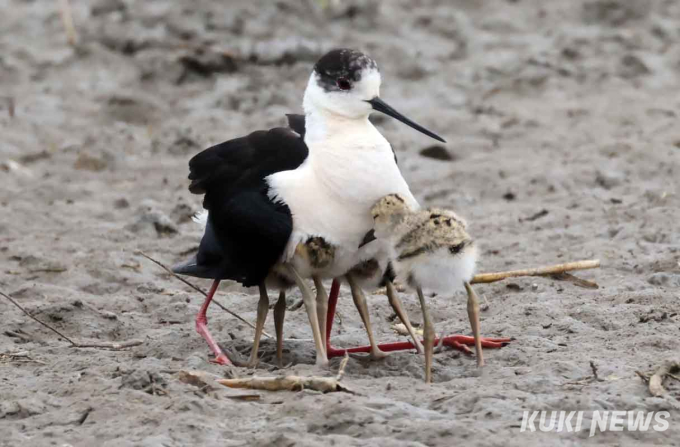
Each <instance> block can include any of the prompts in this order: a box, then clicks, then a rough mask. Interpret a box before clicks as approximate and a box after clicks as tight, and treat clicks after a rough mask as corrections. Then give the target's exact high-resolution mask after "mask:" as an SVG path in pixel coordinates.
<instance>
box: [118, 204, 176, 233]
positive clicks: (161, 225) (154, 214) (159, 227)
mask: <svg viewBox="0 0 680 447" xmlns="http://www.w3.org/2000/svg"><path fill="white" fill-rule="evenodd" d="M137 213H138V218H137V221H136V222H134V223H132V224H129V225H127V226H126V227H125V228H126V229H127V230H129V231H132V232H133V233H142V232H144V233H151V232H152V231H155V233H156V234H157V235H158V236H168V235H175V234H177V232H178V230H177V226H176V225H175V223H174V222H173V221H172V220H171V219H170V218H169V217H168V216H166V215H165V214H164V213H163V212H162V211H160V210H159V209H157V206H156V203H155V202H153V201H152V200H145V201H143V202H142V204H141V205H140V207H139V209H138V211H137Z"/></svg>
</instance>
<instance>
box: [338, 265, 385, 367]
mask: <svg viewBox="0 0 680 447" xmlns="http://www.w3.org/2000/svg"><path fill="white" fill-rule="evenodd" d="M346 278H347V282H348V283H349V287H350V289H352V298H353V299H354V305H355V306H356V307H357V310H358V311H359V315H361V320H362V321H363V322H364V326H365V327H366V332H367V334H368V342H369V343H370V353H371V357H372V358H373V359H382V358H385V357H387V354H386V353H384V352H383V351H381V350H380V348H378V345H377V344H376V343H375V339H374V338H373V329H372V328H371V318H370V316H369V314H368V306H367V305H366V297H365V296H364V292H363V290H361V287H359V285H358V284H357V282H356V280H355V279H354V277H353V276H352V275H351V274H348V275H346Z"/></svg>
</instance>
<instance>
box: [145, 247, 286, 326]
mask: <svg viewBox="0 0 680 447" xmlns="http://www.w3.org/2000/svg"><path fill="white" fill-rule="evenodd" d="M135 254H137V255H140V256H143V257H145V258H146V259H148V260H149V261H151V262H153V263H154V264H156V265H157V266H159V267H160V268H162V269H163V270H165V271H166V272H168V273H169V274H170V275H171V276H173V277H175V278H177V279H178V280H180V281H181V282H183V283H184V284H186V285H187V286H189V287H191V288H192V289H194V290H195V291H197V292H198V293H200V294H201V295H203V296H205V297H207V296H208V294H207V293H206V292H205V291H204V290H203V289H201V288H200V287H198V286H196V285H194V284H192V283H190V282H189V281H187V280H186V279H184V278H182V277H181V276H179V275H178V274H177V273H175V272H173V271H172V270H171V269H169V268H168V267H167V266H166V265H165V264H163V263H162V262H161V261H157V260H155V259H154V258H152V257H151V256H149V255H147V254H146V253H144V252H143V251H141V250H137V251H136V252H135ZM212 302H213V303H215V304H216V305H217V307H219V308H220V309H222V310H223V311H225V312H226V313H228V314H229V315H231V316H232V317H234V318H236V319H238V320H240V321H242V322H243V323H245V324H247V325H248V326H250V327H251V328H253V329H255V325H254V324H253V323H251V322H249V321H248V320H246V319H244V318H243V317H242V316H240V315H239V314H237V313H236V312H233V311H231V310H229V309H227V308H226V307H224V306H223V305H222V304H220V303H219V302H217V301H215V298H214V297H213V300H212ZM262 334H263V335H264V336H265V337H267V338H272V336H271V335H269V334H268V333H266V332H265V331H262Z"/></svg>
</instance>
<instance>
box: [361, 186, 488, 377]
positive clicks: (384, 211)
mask: <svg viewBox="0 0 680 447" xmlns="http://www.w3.org/2000/svg"><path fill="white" fill-rule="evenodd" d="M371 213H372V216H373V220H374V234H375V237H376V239H382V240H384V241H387V242H388V246H389V247H390V249H391V253H390V259H391V262H392V265H393V268H394V272H395V274H396V277H397V280H399V281H400V282H402V283H403V284H407V285H408V286H410V287H411V288H413V289H415V290H416V292H417V293H418V299H419V300H420V305H421V308H422V311H423V322H424V338H425V346H424V348H425V380H426V381H427V382H430V381H431V377H432V373H431V369H432V348H433V343H434V335H435V334H434V325H433V324H432V320H431V318H430V314H429V311H428V308H427V303H426V302H425V297H424V294H423V289H426V290H431V291H434V292H437V293H440V294H450V293H451V292H452V291H453V290H455V289H456V288H459V287H461V286H462V287H464V288H465V290H466V292H467V294H468V317H469V319H470V326H471V327H472V332H473V335H474V338H475V350H476V354H477V365H478V366H482V365H483V364H484V358H483V355H482V345H481V336H480V331H479V303H478V300H477V295H476V294H475V292H474V290H472V287H471V286H470V281H471V280H472V277H473V275H474V272H475V264H476V262H477V248H476V246H475V244H474V242H473V240H472V238H471V237H470V235H469V234H468V233H467V230H466V227H467V224H466V222H465V221H464V220H463V219H461V218H460V217H459V216H458V215H457V214H456V213H454V212H453V211H450V210H446V209H440V208H429V209H426V210H412V209H411V208H409V206H408V205H407V204H406V201H405V200H404V199H403V198H402V197H401V196H399V195H398V194H390V195H387V196H385V197H383V198H381V199H380V200H379V201H378V202H377V203H376V204H375V205H374V206H373V208H372V209H371Z"/></svg>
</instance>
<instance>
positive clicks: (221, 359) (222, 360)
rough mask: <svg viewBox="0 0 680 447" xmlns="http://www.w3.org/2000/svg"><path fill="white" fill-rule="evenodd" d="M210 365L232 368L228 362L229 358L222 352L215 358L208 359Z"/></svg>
mask: <svg viewBox="0 0 680 447" xmlns="http://www.w3.org/2000/svg"><path fill="white" fill-rule="evenodd" d="M210 363H215V364H217V365H223V366H233V363H232V362H231V360H229V357H227V355H226V354H225V353H224V352H220V353H219V355H218V356H217V357H214V358H212V359H210Z"/></svg>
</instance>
